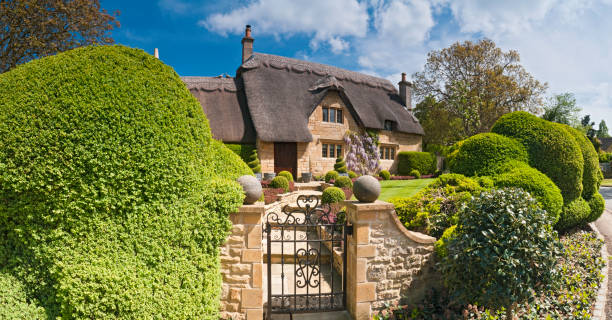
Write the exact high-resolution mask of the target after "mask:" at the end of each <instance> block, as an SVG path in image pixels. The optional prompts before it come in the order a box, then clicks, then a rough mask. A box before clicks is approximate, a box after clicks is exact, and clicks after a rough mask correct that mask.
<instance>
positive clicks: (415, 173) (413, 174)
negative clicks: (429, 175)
mask: <svg viewBox="0 0 612 320" xmlns="http://www.w3.org/2000/svg"><path fill="white" fill-rule="evenodd" d="M410 175H411V176H413V177H414V178H415V179H421V173H420V172H419V170H417V169H414V170H412V171H410Z"/></svg>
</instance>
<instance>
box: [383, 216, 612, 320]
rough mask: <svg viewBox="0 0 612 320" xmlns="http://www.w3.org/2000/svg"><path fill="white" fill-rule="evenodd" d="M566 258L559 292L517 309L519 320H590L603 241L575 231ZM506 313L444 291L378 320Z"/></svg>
mask: <svg viewBox="0 0 612 320" xmlns="http://www.w3.org/2000/svg"><path fill="white" fill-rule="evenodd" d="M560 240H561V242H562V243H563V246H564V249H565V250H564V254H563V255H562V256H561V257H559V258H558V263H559V266H560V270H561V274H562V280H561V283H560V287H559V288H558V289H557V290H551V291H548V292H545V293H544V294H541V295H539V296H538V297H536V299H535V300H534V301H533V302H532V303H529V304H523V305H521V306H519V307H518V311H517V314H516V315H517V316H518V318H519V319H590V318H591V314H592V312H593V309H594V305H595V301H596V298H597V294H598V289H599V287H600V285H601V281H602V279H603V275H602V274H601V270H602V268H603V267H604V266H605V262H604V260H603V258H602V255H601V248H602V246H603V241H602V240H600V239H599V238H598V237H597V234H596V232H594V231H592V230H590V228H589V227H585V228H584V229H573V230H571V231H568V232H566V233H565V234H562V235H561V236H560ZM503 316H504V314H503V312H494V311H489V310H484V309H483V308H479V307H477V306H474V305H457V304H454V303H453V302H451V300H450V298H449V296H448V293H447V292H446V291H445V290H440V291H432V292H430V293H429V295H428V297H427V298H426V299H425V300H424V301H423V302H422V303H421V304H419V305H417V306H416V307H413V308H409V307H408V306H399V307H392V308H389V309H386V310H383V312H381V313H380V314H379V315H378V316H376V317H375V319H503Z"/></svg>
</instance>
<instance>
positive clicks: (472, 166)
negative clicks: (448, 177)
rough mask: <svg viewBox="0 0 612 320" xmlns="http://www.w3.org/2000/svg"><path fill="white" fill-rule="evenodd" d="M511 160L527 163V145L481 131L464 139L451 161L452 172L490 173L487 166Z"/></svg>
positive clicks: (467, 174) (472, 174)
mask: <svg viewBox="0 0 612 320" xmlns="http://www.w3.org/2000/svg"><path fill="white" fill-rule="evenodd" d="M509 160H516V161H522V162H525V163H527V162H528V161H529V156H528V155H527V150H525V147H524V146H523V145H522V144H521V143H520V142H518V141H517V140H515V139H512V138H508V137H504V136H502V135H499V134H495V133H481V134H477V135H475V136H472V137H469V138H467V139H465V140H464V141H463V143H462V144H461V146H460V147H459V149H458V151H457V152H456V154H455V155H454V157H453V159H452V161H451V162H450V163H449V169H450V171H451V172H454V173H460V174H463V175H466V176H475V175H483V174H485V175H486V174H488V172H487V168H488V167H490V166H493V167H494V166H497V165H499V164H500V163H504V162H507V161H509Z"/></svg>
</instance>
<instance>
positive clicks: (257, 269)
mask: <svg viewBox="0 0 612 320" xmlns="http://www.w3.org/2000/svg"><path fill="white" fill-rule="evenodd" d="M262 277H263V264H262V263H254V264H253V274H252V275H251V280H252V286H253V288H261V287H262Z"/></svg>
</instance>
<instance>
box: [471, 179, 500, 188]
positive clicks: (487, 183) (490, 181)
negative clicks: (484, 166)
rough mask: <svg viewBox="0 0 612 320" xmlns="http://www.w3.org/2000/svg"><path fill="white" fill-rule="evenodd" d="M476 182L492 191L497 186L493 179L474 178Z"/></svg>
mask: <svg viewBox="0 0 612 320" xmlns="http://www.w3.org/2000/svg"><path fill="white" fill-rule="evenodd" d="M474 180H476V182H478V185H479V186H481V187H482V188H484V189H492V188H493V187H494V186H495V181H493V179H492V178H491V177H487V176H481V177H474Z"/></svg>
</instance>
